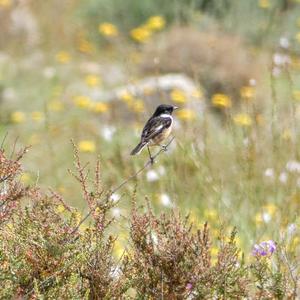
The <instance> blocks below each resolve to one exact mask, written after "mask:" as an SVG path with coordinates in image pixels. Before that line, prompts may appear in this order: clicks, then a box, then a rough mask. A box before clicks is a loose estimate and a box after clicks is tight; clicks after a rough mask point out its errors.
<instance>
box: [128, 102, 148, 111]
mask: <svg viewBox="0 0 300 300" xmlns="http://www.w3.org/2000/svg"><path fill="white" fill-rule="evenodd" d="M130 107H131V108H132V110H133V111H134V112H136V113H142V112H144V111H145V105H144V102H143V100H135V101H134V102H133V103H132V104H131V105H130Z"/></svg>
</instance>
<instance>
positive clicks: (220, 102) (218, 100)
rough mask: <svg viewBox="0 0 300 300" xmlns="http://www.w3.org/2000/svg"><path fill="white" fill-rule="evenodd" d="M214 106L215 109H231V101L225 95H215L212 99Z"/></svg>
mask: <svg viewBox="0 0 300 300" xmlns="http://www.w3.org/2000/svg"><path fill="white" fill-rule="evenodd" d="M212 104H213V106H215V107H225V108H228V107H231V105H232V104H231V99H230V97H229V96H227V95H225V94H214V95H213V97H212Z"/></svg>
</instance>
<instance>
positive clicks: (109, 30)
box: [98, 23, 119, 37]
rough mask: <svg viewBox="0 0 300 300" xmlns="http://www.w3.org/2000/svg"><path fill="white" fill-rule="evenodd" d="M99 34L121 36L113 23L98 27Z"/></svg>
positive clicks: (102, 24)
mask: <svg viewBox="0 0 300 300" xmlns="http://www.w3.org/2000/svg"><path fill="white" fill-rule="evenodd" d="M98 30H99V32H100V33H101V34H102V35H104V36H108V37H115V36H117V35H118V34H119V31H118V28H117V27H116V26H115V25H113V24H111V23H101V24H99V27H98Z"/></svg>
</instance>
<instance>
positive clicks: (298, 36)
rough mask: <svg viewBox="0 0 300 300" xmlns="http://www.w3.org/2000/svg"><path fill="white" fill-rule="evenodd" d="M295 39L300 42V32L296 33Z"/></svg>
mask: <svg viewBox="0 0 300 300" xmlns="http://www.w3.org/2000/svg"><path fill="white" fill-rule="evenodd" d="M295 39H296V41H297V42H298V43H300V32H298V33H297V34H296V35H295Z"/></svg>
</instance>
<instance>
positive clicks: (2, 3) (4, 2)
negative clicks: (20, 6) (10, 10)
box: [0, 0, 12, 7]
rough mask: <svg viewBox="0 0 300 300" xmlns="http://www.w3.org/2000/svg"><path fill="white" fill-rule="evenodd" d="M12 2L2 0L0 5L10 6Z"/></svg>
mask: <svg viewBox="0 0 300 300" xmlns="http://www.w3.org/2000/svg"><path fill="white" fill-rule="evenodd" d="M11 3H12V2H11V0H0V7H1V6H2V7H10V6H11Z"/></svg>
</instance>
